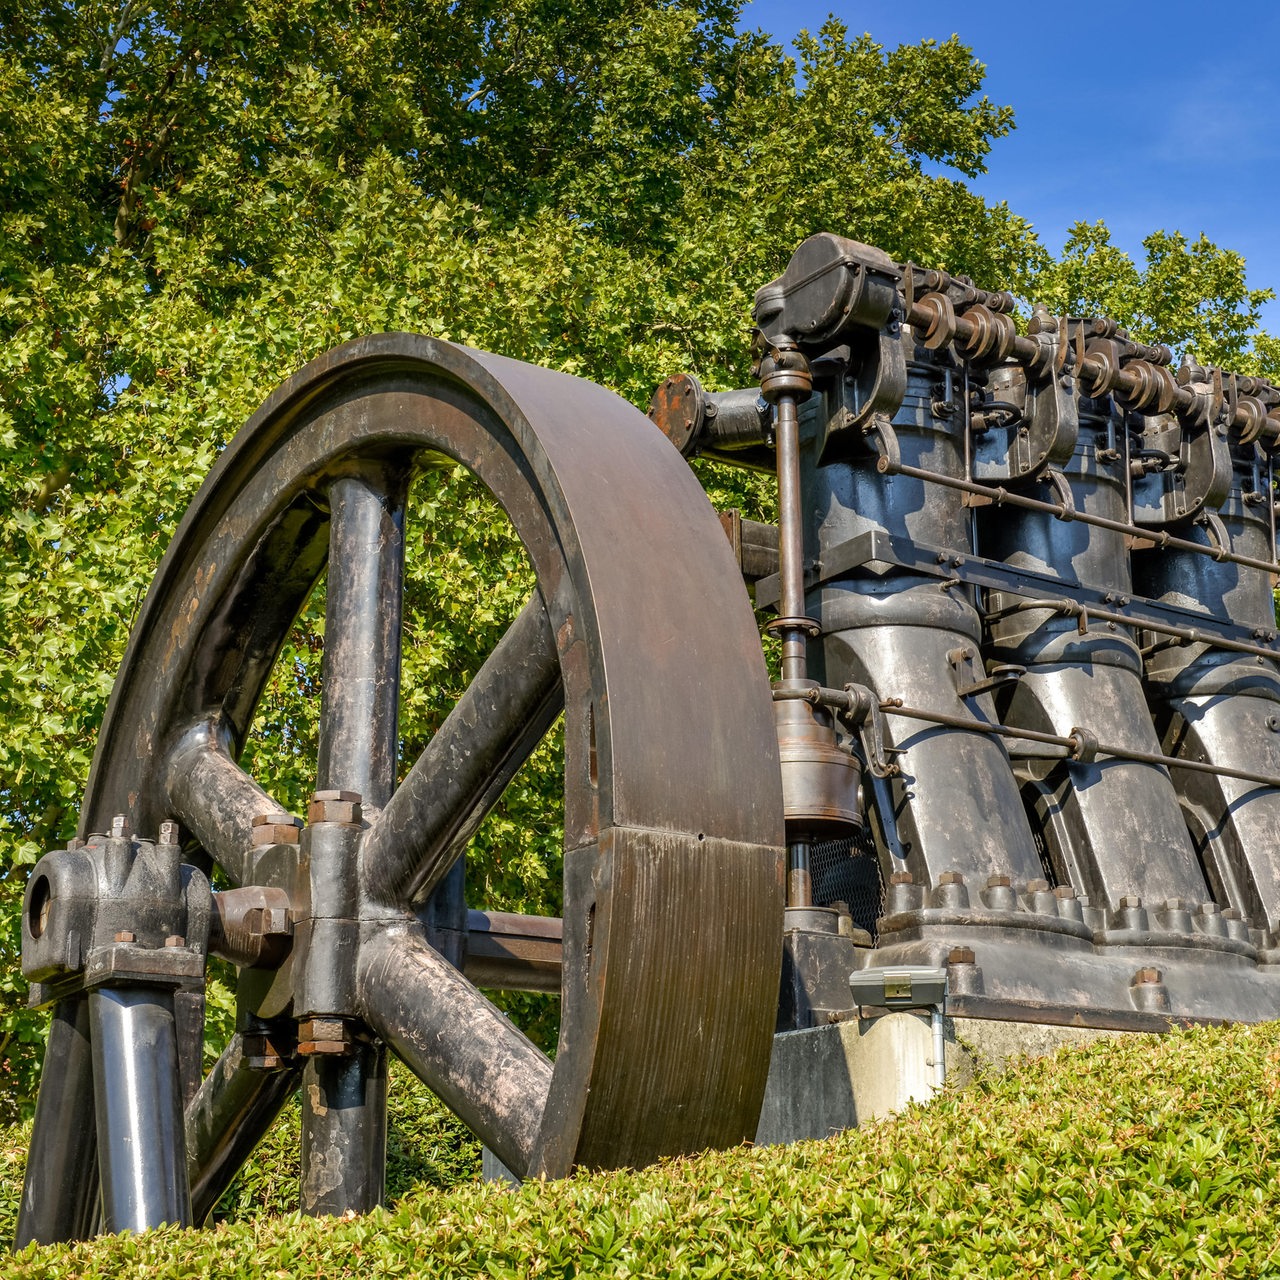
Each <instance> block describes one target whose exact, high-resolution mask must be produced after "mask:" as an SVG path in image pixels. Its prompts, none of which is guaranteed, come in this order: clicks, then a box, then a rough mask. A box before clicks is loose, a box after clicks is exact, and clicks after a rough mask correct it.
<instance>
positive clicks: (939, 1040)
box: [929, 1004, 947, 1089]
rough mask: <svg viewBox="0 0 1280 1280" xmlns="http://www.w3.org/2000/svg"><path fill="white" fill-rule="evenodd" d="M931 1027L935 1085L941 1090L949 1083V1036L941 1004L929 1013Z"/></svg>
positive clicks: (936, 1005)
mask: <svg viewBox="0 0 1280 1280" xmlns="http://www.w3.org/2000/svg"><path fill="white" fill-rule="evenodd" d="M929 1025H930V1028H931V1030H932V1031H933V1083H934V1086H935V1087H936V1088H938V1089H941V1088H942V1087H943V1086H944V1085H945V1084H946V1083H947V1036H946V1027H945V1024H944V1023H943V1020H942V1006H941V1005H940V1004H935V1005H934V1006H933V1008H932V1009H931V1010H930V1011H929Z"/></svg>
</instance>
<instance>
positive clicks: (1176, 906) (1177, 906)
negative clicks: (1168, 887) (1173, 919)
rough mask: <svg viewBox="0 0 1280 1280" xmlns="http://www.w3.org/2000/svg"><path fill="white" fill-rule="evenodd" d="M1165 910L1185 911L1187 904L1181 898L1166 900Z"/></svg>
mask: <svg viewBox="0 0 1280 1280" xmlns="http://www.w3.org/2000/svg"><path fill="white" fill-rule="evenodd" d="M1164 909H1165V910H1166V911H1185V910H1186V909H1187V904H1186V903H1185V902H1183V900H1182V899H1181V898H1166V899H1165V900H1164Z"/></svg>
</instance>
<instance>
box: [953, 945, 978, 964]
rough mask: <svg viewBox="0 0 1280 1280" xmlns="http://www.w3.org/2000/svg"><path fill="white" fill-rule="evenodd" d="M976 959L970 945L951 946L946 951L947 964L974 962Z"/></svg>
mask: <svg viewBox="0 0 1280 1280" xmlns="http://www.w3.org/2000/svg"><path fill="white" fill-rule="evenodd" d="M977 960H978V957H977V956H976V955H975V954H974V951H973V948H972V947H952V948H951V950H950V951H948V952H947V963H948V964H976V963H977Z"/></svg>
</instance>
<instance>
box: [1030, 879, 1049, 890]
mask: <svg viewBox="0 0 1280 1280" xmlns="http://www.w3.org/2000/svg"><path fill="white" fill-rule="evenodd" d="M1048 890H1049V882H1048V881H1047V880H1028V881H1027V892H1028V893H1047V892H1048Z"/></svg>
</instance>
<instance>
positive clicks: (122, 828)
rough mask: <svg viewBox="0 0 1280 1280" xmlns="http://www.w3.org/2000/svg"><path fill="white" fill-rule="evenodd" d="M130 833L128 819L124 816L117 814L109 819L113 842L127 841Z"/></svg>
mask: <svg viewBox="0 0 1280 1280" xmlns="http://www.w3.org/2000/svg"><path fill="white" fill-rule="evenodd" d="M130 835H132V832H131V831H130V830H129V818H128V816H127V815H126V814H123V813H117V814H116V816H115V817H114V818H112V819H111V838H112V839H113V840H128V839H129V837H130Z"/></svg>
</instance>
